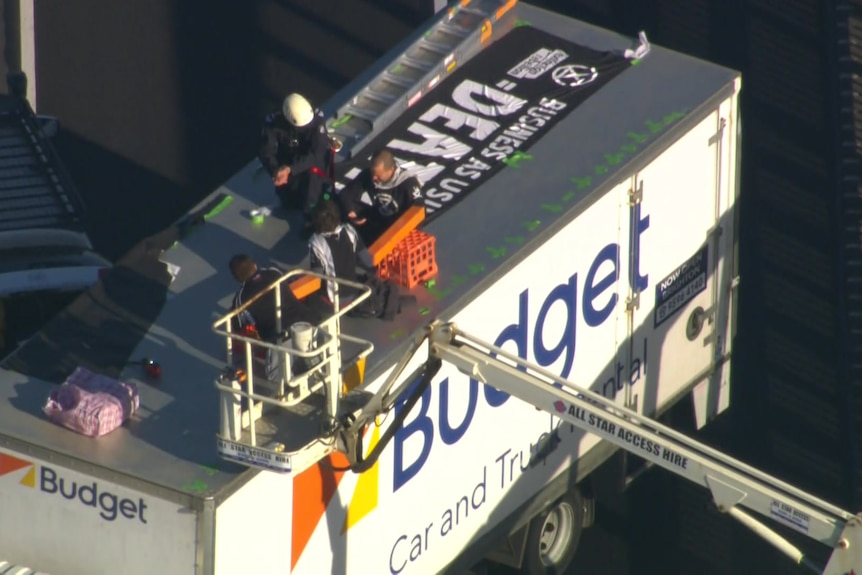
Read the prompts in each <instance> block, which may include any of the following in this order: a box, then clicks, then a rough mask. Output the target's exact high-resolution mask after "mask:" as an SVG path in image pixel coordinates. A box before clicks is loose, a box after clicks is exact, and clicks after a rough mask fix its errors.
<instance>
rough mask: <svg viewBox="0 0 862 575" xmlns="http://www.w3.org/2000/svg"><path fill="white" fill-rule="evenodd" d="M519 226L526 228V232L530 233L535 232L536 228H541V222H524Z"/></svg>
mask: <svg viewBox="0 0 862 575" xmlns="http://www.w3.org/2000/svg"><path fill="white" fill-rule="evenodd" d="M521 225H522V226H524V227H525V228H527V231H528V232H532V231H533V230H535V229H536V228H538V227H539V226H541V225H542V222H541V220H532V221H529V222H524V223H522V224H521Z"/></svg>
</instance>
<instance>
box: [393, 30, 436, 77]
mask: <svg viewBox="0 0 862 575" xmlns="http://www.w3.org/2000/svg"><path fill="white" fill-rule="evenodd" d="M430 35H431V30H428V31H427V32H426V33H425V36H430ZM390 71H391V72H392V73H393V74H398V73H399V72H403V71H404V65H402V64H395V67H394V68H392V70H390Z"/></svg>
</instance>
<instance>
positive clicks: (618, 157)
mask: <svg viewBox="0 0 862 575" xmlns="http://www.w3.org/2000/svg"><path fill="white" fill-rule="evenodd" d="M624 157H625V154H605V161H606V162H607V163H608V165H609V166H616V165H617V164H619V163H620V162H622V161H623V158H624Z"/></svg>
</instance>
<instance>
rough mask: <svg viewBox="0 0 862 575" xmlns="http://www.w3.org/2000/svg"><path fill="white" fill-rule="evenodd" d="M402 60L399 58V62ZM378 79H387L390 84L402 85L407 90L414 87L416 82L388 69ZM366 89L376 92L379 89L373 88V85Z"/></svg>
mask: <svg viewBox="0 0 862 575" xmlns="http://www.w3.org/2000/svg"><path fill="white" fill-rule="evenodd" d="M400 62H401V60H400V59H399V61H398V63H400ZM396 65H397V64H396ZM378 80H386V81H387V82H389V83H390V84H395V85H396V86H400V87H402V88H404V89H405V90H407V88H410V87H412V86H413V84H414V83H413V82H411V81H410V80H408V79H407V78H402V77H400V76H398V75H397V74H393V73H392V72H390V71H388V70H387V71H386V72H383V74H381V75H380V76H379V77H378ZM376 83H377V82H372V84H376ZM366 89H367V90H372V91H375V92H376V91H377V90H373V88H371V86H369V87H368V88H366Z"/></svg>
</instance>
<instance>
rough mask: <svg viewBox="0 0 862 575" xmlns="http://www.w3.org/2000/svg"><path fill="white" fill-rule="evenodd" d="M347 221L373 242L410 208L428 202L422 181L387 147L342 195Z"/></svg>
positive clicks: (373, 158)
mask: <svg viewBox="0 0 862 575" xmlns="http://www.w3.org/2000/svg"><path fill="white" fill-rule="evenodd" d="M339 199H340V202H341V206H342V210H343V211H344V213H345V215H346V216H347V220H348V221H349V222H350V223H351V224H352V225H353V226H354V227H355V228H356V229H357V231H358V232H359V234H360V235H361V236H362V239H363V240H364V241H365V243H366V245H369V246H370V245H371V244H372V243H374V241H375V240H376V239H377V238H379V237H380V236H381V235H382V234H383V233H384V232H385V231H386V230H387V228H389V226H391V225H392V224H393V223H394V222H395V220H397V219H398V218H399V217H400V216H401V214H403V213H404V212H405V211H407V208H409V207H411V206H416V205H419V206H421V205H425V198H424V195H423V193H422V182H421V181H420V180H419V178H418V177H417V176H416V175H415V174H413V173H411V172H410V170H407V169H405V168H403V167H402V166H399V165H398V163H397V162H396V161H395V157H394V156H393V155H392V152H391V151H390V150H388V149H386V148H383V149H381V150H379V151H377V152H375V154H374V155H373V156H372V157H371V162H370V163H369V165H368V167H367V168H365V169H364V170H362V172H361V173H360V174H359V175H358V176H357V177H356V179H354V180H353V181H352V182H350V183H349V184H347V185H346V186H345V187H344V189H343V190H341V193H340V194H339Z"/></svg>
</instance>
